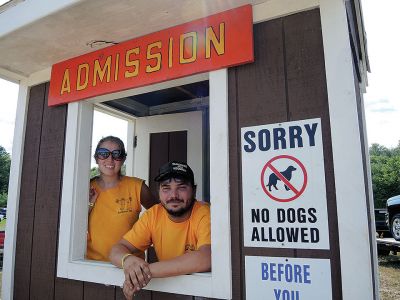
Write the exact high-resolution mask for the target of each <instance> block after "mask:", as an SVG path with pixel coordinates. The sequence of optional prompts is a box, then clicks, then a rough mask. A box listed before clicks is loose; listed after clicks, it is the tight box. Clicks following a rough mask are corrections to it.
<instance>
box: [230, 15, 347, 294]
mask: <svg viewBox="0 0 400 300" xmlns="http://www.w3.org/2000/svg"><path fill="white" fill-rule="evenodd" d="M254 39H255V40H254V45H255V47H254V48H255V63H254V64H248V65H243V66H239V67H236V68H231V69H230V70H229V144H230V145H229V148H230V153H229V155H230V163H229V170H230V189H231V190H230V193H231V195H230V196H231V223H232V224H231V226H232V228H233V230H232V256H233V261H232V264H233V270H232V274H233V278H232V279H233V295H234V299H245V278H244V276H245V275H244V274H245V273H244V270H245V265H244V259H245V256H275V257H299V258H326V259H330V261H331V275H332V291H333V295H332V298H333V299H342V287H341V270H340V257H339V238H338V226H337V211H336V196H335V181H334V170H333V157H332V145H331V135H330V120H329V107H328V96H327V88H326V76H325V63H324V52H323V43H322V32H321V18H320V13H319V9H314V10H311V11H307V12H303V13H299V14H294V15H291V16H287V17H284V18H280V19H276V20H272V21H269V22H265V23H261V24H257V25H255V26H254ZM311 118H321V126H322V140H323V152H324V164H325V182H326V195H327V208H328V219H329V220H328V223H329V244H330V250H308V249H278V248H250V247H244V246H243V228H242V227H243V220H242V218H243V214H242V194H241V193H242V189H241V182H242V179H241V147H240V143H241V138H240V129H241V128H242V127H246V126H255V125H263V124H273V123H279V122H287V121H295V120H304V119H311Z"/></svg>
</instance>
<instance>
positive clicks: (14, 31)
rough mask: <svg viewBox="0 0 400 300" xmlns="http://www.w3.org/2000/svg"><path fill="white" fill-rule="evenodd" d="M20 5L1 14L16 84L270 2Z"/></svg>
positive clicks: (117, 0)
mask: <svg viewBox="0 0 400 300" xmlns="http://www.w3.org/2000/svg"><path fill="white" fill-rule="evenodd" d="M17 1H18V3H15V4H14V5H10V4H13V3H12V2H13V1H11V3H9V4H8V5H9V7H8V8H7V9H6V10H4V11H3V12H0V76H1V77H3V78H6V79H9V80H14V81H18V80H21V79H23V78H26V77H28V76H30V75H31V74H33V73H36V72H38V71H41V70H44V69H47V68H49V67H51V66H52V65H53V64H55V63H57V62H60V61H63V60H66V59H69V58H72V57H75V56H78V55H82V54H85V53H88V52H92V51H95V50H98V49H100V48H102V47H106V46H109V45H110V44H112V43H119V42H122V41H126V40H130V39H133V38H135V37H140V36H143V35H146V34H149V33H152V32H157V31H160V30H162V29H165V28H169V27H172V26H175V25H179V24H182V23H185V22H189V21H192V20H196V19H199V18H202V17H205V16H208V15H211V14H215V13H218V12H221V11H225V10H228V9H231V8H235V7H238V6H241V5H244V4H248V3H251V4H253V5H254V4H258V3H261V2H267V1H268V0H253V1H246V0H230V1H226V0H180V1H176V0H151V1H148V0H136V1H130V0H114V1H112V2H110V1H108V0H58V1H54V0H40V1H37V0H36V1H35V0H32V1H21V0H17ZM93 41H104V42H97V43H96V42H95V43H93Z"/></svg>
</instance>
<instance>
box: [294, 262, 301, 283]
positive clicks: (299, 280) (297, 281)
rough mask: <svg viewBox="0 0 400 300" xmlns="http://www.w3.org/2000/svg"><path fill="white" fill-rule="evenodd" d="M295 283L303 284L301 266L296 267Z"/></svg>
mask: <svg viewBox="0 0 400 300" xmlns="http://www.w3.org/2000/svg"><path fill="white" fill-rule="evenodd" d="M294 282H296V283H301V282H302V277H301V266H299V265H294Z"/></svg>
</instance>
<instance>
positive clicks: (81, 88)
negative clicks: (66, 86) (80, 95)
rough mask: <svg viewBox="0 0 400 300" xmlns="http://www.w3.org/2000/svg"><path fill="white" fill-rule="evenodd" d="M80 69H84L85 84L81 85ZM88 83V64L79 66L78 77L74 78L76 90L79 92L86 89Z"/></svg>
mask: <svg viewBox="0 0 400 300" xmlns="http://www.w3.org/2000/svg"><path fill="white" fill-rule="evenodd" d="M82 69H85V82H84V83H83V84H81V73H82ZM88 81H89V64H81V65H79V66H78V76H77V78H76V90H77V91H81V90H84V89H86V87H87V85H88Z"/></svg>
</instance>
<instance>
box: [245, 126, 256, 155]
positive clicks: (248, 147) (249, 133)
mask: <svg viewBox="0 0 400 300" xmlns="http://www.w3.org/2000/svg"><path fill="white" fill-rule="evenodd" d="M243 137H244V140H245V141H246V142H247V143H248V145H244V151H246V152H253V151H254V150H256V143H254V141H253V140H252V138H253V139H254V138H255V137H256V134H255V133H254V131H247V132H245V133H244V136H243Z"/></svg>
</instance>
